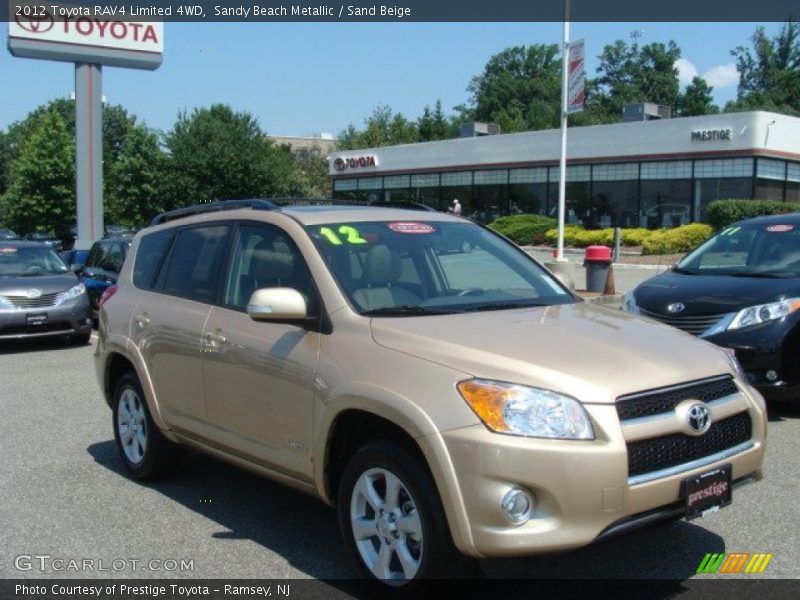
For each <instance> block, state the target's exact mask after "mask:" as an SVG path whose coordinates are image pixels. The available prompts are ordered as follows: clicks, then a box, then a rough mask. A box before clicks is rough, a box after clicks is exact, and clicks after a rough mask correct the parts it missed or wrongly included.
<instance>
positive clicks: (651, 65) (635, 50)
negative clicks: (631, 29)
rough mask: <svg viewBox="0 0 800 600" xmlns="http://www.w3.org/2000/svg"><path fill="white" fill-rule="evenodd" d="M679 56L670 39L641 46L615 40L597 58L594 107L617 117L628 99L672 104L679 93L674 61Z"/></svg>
mask: <svg viewBox="0 0 800 600" xmlns="http://www.w3.org/2000/svg"><path fill="white" fill-rule="evenodd" d="M680 57H681V51H680V48H679V47H678V46H677V44H675V42H674V41H672V40H670V41H669V43H667V44H666V45H665V44H661V43H652V44H648V45H646V46H641V47H640V46H639V45H638V44H636V43H633V44H631V45H628V44H627V43H626V42H624V41H623V40H617V41H616V42H614V43H613V44H609V45H607V46H605V48H603V52H602V53H601V54H600V56H599V57H598V58H599V59H600V65H599V66H598V67H597V72H598V73H599V74H600V75H599V77H598V78H597V79H596V81H595V83H596V85H597V86H598V95H597V98H596V110H598V111H599V112H601V113H602V114H603V115H606V116H609V117H612V118H616V119H617V120H618V119H619V118H620V117H621V116H622V107H623V106H624V105H625V104H628V103H630V102H655V103H656V104H663V105H666V106H671V107H675V106H676V105H677V103H678V96H679V93H680V84H679V82H678V69H677V67H676V66H675V61H677V60H678V59H679V58H680Z"/></svg>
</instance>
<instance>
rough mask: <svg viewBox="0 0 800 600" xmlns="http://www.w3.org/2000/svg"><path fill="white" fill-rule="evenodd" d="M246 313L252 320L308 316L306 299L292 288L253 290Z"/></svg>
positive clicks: (281, 319) (276, 319) (296, 318)
mask: <svg viewBox="0 0 800 600" xmlns="http://www.w3.org/2000/svg"><path fill="white" fill-rule="evenodd" d="M247 314H248V315H250V318H251V319H253V320H254V321H287V320H303V319H305V318H306V317H307V316H308V311H307V307H306V299H305V298H304V297H303V295H302V294H301V293H300V292H298V291H297V290H295V289H292V288H262V289H260V290H256V291H255V292H253V295H252V296H250V302H249V303H248V304H247Z"/></svg>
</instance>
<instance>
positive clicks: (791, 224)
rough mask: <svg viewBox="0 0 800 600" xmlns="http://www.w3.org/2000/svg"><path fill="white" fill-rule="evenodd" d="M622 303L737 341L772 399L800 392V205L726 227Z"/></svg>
mask: <svg viewBox="0 0 800 600" xmlns="http://www.w3.org/2000/svg"><path fill="white" fill-rule="evenodd" d="M623 310H626V311H628V312H631V313H635V314H640V315H644V316H647V317H650V318H652V319H656V320H658V321H661V322H663V323H666V324H668V325H672V326H674V327H678V328H679V329H683V330H684V331H687V332H688V333H691V334H693V335H696V336H699V337H701V338H703V339H705V340H708V341H709V342H713V343H715V344H718V345H720V346H725V347H727V348H731V349H732V350H733V351H734V352H735V353H736V357H737V359H738V360H739V363H740V364H741V365H742V368H743V369H744V371H745V373H746V375H747V379H748V381H749V382H750V383H751V384H753V385H754V386H755V387H756V388H757V389H758V390H759V391H761V392H762V393H763V394H764V396H765V397H766V398H767V399H774V400H797V399H798V398H800V213H794V214H789V215H776V216H770V217H759V218H756V219H750V220H747V221H740V222H738V223H735V224H733V225H731V226H730V227H726V228H725V229H723V230H722V231H721V232H719V233H718V234H717V235H716V236H714V237H713V238H711V239H710V240H708V241H707V242H705V243H704V244H702V245H701V246H700V247H698V248H697V249H696V250H694V251H693V252H691V253H690V254H688V255H687V256H686V257H685V258H684V259H683V260H681V261H680V262H678V263H677V264H676V265H675V266H674V267H673V268H672V270H670V271H668V272H666V273H663V274H661V275H658V276H656V277H653V278H652V279H649V280H647V281H645V282H644V283H642V284H641V285H639V286H638V287H637V288H636V289H635V290H633V292H631V293H630V294H628V295H627V296H626V297H625V299H624V302H623Z"/></svg>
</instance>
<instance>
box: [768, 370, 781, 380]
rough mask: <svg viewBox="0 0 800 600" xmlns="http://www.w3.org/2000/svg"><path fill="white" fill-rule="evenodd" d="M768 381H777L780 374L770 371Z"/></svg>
mask: <svg viewBox="0 0 800 600" xmlns="http://www.w3.org/2000/svg"><path fill="white" fill-rule="evenodd" d="M767 379H769V380H770V381H777V379H778V372H777V371H773V370H772V369H770V370H769V371H767Z"/></svg>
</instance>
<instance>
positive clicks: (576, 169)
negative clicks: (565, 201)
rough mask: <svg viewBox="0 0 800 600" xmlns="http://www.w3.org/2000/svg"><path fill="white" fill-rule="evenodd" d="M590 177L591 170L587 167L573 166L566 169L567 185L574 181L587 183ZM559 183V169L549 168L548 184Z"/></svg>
mask: <svg viewBox="0 0 800 600" xmlns="http://www.w3.org/2000/svg"><path fill="white" fill-rule="evenodd" d="M591 177H592V168H591V167H590V166H589V165H575V166H573V167H567V183H570V182H574V181H589V180H590V179H591ZM554 181H556V182H557V181H561V170H560V168H559V167H550V182H551V183H552V182H554Z"/></svg>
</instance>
